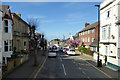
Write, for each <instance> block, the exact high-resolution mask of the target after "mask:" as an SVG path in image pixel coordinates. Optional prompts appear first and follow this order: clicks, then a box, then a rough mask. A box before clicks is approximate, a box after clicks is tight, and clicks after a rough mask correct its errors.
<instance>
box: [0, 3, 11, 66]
mask: <svg viewBox="0 0 120 80" xmlns="http://www.w3.org/2000/svg"><path fill="white" fill-rule="evenodd" d="M0 10H1V15H0V22H1V24H0V25H1V26H0V54H2V59H3V60H2V59H1V60H2V63H3V64H7V58H10V57H11V55H12V53H13V51H12V22H13V21H12V17H11V11H10V9H9V6H8V5H0ZM2 63H1V64H2Z"/></svg>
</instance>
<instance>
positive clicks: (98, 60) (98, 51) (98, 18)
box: [95, 5, 101, 67]
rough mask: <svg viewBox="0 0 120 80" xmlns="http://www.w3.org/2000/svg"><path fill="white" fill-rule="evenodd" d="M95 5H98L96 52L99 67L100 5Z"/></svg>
mask: <svg viewBox="0 0 120 80" xmlns="http://www.w3.org/2000/svg"><path fill="white" fill-rule="evenodd" d="M95 7H98V46H97V53H98V57H97V58H98V59H97V67H101V65H100V61H99V41H100V39H99V27H100V5H95Z"/></svg>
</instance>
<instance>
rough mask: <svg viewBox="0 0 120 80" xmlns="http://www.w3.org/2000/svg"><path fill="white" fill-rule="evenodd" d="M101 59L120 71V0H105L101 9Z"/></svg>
mask: <svg viewBox="0 0 120 80" xmlns="http://www.w3.org/2000/svg"><path fill="white" fill-rule="evenodd" d="M100 15H101V17H100V20H101V27H100V37H101V38H100V44H101V47H100V54H101V56H100V58H101V59H102V61H104V57H105V56H107V64H108V65H109V66H111V67H113V68H115V69H117V70H120V0H105V1H104V2H103V3H101V8H100Z"/></svg>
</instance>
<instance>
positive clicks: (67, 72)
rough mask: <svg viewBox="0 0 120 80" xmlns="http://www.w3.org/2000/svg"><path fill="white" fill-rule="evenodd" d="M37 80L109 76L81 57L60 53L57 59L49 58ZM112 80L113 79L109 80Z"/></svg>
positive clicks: (91, 78)
mask: <svg viewBox="0 0 120 80" xmlns="http://www.w3.org/2000/svg"><path fill="white" fill-rule="evenodd" d="M37 78H86V79H88V80H93V78H104V79H107V80H108V78H109V77H108V76H107V75H105V74H104V73H102V72H100V71H99V70H97V69H96V68H95V67H94V66H92V65H90V64H89V63H88V62H86V61H85V60H83V59H81V58H80V55H76V56H68V55H67V54H65V53H63V52H60V51H58V52H57V57H56V58H48V59H47V60H46V62H45V64H44V67H43V68H42V70H41V71H40V72H39V73H38V75H37ZM109 80H111V79H109Z"/></svg>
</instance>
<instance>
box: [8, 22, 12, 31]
mask: <svg viewBox="0 0 120 80" xmlns="http://www.w3.org/2000/svg"><path fill="white" fill-rule="evenodd" d="M11 32H12V23H11V21H10V20H9V33H11Z"/></svg>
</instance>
